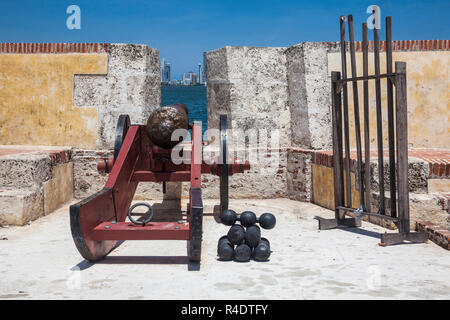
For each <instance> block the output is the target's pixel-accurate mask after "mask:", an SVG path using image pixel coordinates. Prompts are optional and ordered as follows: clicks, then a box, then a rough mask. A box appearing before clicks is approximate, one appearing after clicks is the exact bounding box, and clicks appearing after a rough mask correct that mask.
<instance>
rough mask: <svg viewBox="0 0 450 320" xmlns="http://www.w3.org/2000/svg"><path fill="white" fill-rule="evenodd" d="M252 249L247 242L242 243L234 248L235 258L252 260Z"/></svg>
mask: <svg viewBox="0 0 450 320" xmlns="http://www.w3.org/2000/svg"><path fill="white" fill-rule="evenodd" d="M251 255H252V249H250V247H249V246H248V245H246V244H240V245H238V246H237V247H236V248H235V249H234V258H235V259H236V261H240V262H244V261H248V260H250V257H251Z"/></svg>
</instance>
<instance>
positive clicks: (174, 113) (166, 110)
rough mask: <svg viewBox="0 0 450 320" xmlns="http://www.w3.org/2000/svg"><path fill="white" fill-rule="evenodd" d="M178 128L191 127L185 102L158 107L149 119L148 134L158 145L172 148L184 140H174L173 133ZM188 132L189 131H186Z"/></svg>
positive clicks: (186, 128)
mask: <svg viewBox="0 0 450 320" xmlns="http://www.w3.org/2000/svg"><path fill="white" fill-rule="evenodd" d="M177 129H185V130H188V129H189V118H188V110H187V108H186V105H184V104H183V103H177V104H173V105H168V106H164V107H162V108H158V109H156V110H155V111H153V112H152V113H151V114H150V117H149V118H148V121H147V134H148V137H149V138H150V140H151V141H152V142H153V143H154V144H155V145H157V146H158V147H161V148H164V149H170V148H173V147H174V146H176V145H177V144H178V143H180V142H181V141H183V138H180V139H179V140H177V141H172V133H173V132H174V131H175V130H177ZM186 132H187V131H186Z"/></svg>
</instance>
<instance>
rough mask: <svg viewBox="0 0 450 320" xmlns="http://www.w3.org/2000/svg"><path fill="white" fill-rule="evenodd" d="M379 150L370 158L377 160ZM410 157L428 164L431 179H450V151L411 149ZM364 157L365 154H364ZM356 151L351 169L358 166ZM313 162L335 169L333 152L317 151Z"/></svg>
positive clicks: (352, 155)
mask: <svg viewBox="0 0 450 320" xmlns="http://www.w3.org/2000/svg"><path fill="white" fill-rule="evenodd" d="M377 155H378V152H377V150H371V151H370V156H371V157H373V158H376V157H377ZM383 155H384V156H385V157H388V156H389V153H388V150H387V149H386V150H384V152H383ZM408 156H409V157H414V158H419V159H421V160H423V161H425V162H427V163H428V165H429V168H430V174H429V177H430V178H450V149H436V148H416V149H409V150H408ZM363 157H364V153H363ZM356 158H357V157H356V150H351V151H350V159H351V167H352V168H354V166H355V164H356ZM312 162H313V163H315V164H318V165H322V166H326V167H330V168H332V167H333V151H332V150H317V151H313V157H312Z"/></svg>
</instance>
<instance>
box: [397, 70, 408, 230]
mask: <svg viewBox="0 0 450 320" xmlns="http://www.w3.org/2000/svg"><path fill="white" fill-rule="evenodd" d="M395 73H396V76H395V114H396V129H397V173H398V217H399V219H400V223H399V227H398V229H399V232H401V233H408V232H409V231H410V226H409V190H408V111H407V100H406V63H405V62H396V63H395Z"/></svg>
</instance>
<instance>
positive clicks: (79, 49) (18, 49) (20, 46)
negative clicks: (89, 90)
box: [0, 42, 110, 54]
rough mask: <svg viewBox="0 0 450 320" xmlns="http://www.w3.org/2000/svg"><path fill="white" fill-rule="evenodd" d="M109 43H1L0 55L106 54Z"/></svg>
mask: <svg viewBox="0 0 450 320" xmlns="http://www.w3.org/2000/svg"><path fill="white" fill-rule="evenodd" d="M109 49H110V44H109V43H98V42H96V43H31V42H15V43H14V42H3V43H0V53H31V54H33V53H108V52H109Z"/></svg>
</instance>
